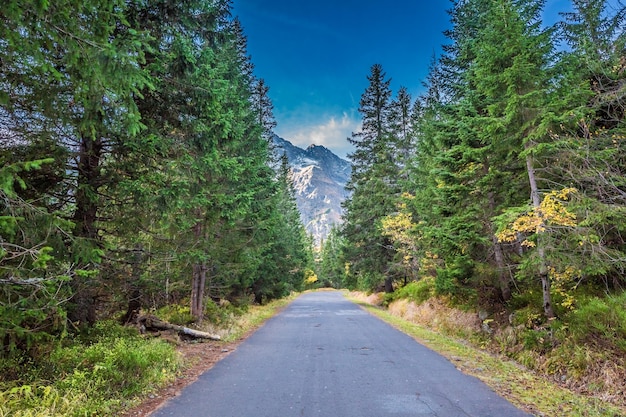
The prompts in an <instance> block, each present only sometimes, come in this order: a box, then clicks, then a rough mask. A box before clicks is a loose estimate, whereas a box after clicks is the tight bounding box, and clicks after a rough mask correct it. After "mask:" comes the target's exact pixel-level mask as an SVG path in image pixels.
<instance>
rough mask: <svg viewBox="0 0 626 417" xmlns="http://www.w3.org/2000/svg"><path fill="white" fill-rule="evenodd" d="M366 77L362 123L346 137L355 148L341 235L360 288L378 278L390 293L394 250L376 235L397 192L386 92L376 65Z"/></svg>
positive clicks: (376, 282)
mask: <svg viewBox="0 0 626 417" xmlns="http://www.w3.org/2000/svg"><path fill="white" fill-rule="evenodd" d="M367 79H368V81H369V83H370V84H369V86H368V87H367V89H366V90H365V92H364V93H363V95H362V96H361V101H360V107H359V112H360V113H361V114H362V116H363V119H362V120H363V128H362V130H361V131H360V132H356V133H353V135H352V138H351V139H349V141H350V143H352V144H353V145H354V146H355V148H356V149H355V151H354V152H353V153H352V154H351V155H350V159H351V160H352V164H353V165H352V176H351V178H350V181H349V183H348V185H347V189H348V190H349V191H351V192H352V195H351V196H350V197H349V198H348V199H347V200H346V201H345V202H344V208H345V210H346V214H345V215H344V219H345V223H344V226H343V231H342V234H343V236H344V237H345V238H346V241H347V245H348V251H347V260H348V262H350V263H351V265H352V267H351V270H352V271H353V273H355V274H356V275H357V276H359V277H361V280H362V281H363V285H364V286H365V287H368V288H375V287H377V286H379V285H380V284H381V282H384V287H385V290H386V291H388V292H390V291H392V290H393V279H394V276H393V274H392V271H390V268H389V267H390V262H391V260H392V259H393V257H394V255H395V251H394V250H393V246H392V245H391V243H390V241H389V239H388V238H387V237H386V236H384V235H383V234H382V232H381V224H380V222H381V220H382V219H383V218H384V217H385V216H386V215H387V214H389V213H390V212H393V211H395V210H396V207H395V206H396V203H395V201H396V199H397V197H398V196H399V189H398V183H397V179H398V167H397V165H396V162H395V161H394V159H393V157H394V152H395V149H394V145H395V143H394V140H393V138H392V132H391V128H390V112H391V107H390V106H391V94H392V93H391V89H390V88H389V84H390V80H388V79H386V74H385V72H384V71H383V69H382V66H380V65H378V64H376V65H374V66H372V68H371V73H370V75H369V76H368V77H367Z"/></svg>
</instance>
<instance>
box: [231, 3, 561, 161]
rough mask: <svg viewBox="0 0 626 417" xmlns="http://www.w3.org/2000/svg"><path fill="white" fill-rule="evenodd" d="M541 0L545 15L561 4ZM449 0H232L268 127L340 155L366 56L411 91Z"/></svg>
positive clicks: (441, 39)
mask: <svg viewBox="0 0 626 417" xmlns="http://www.w3.org/2000/svg"><path fill="white" fill-rule="evenodd" d="M569 4H570V2H569V1H567V0H548V1H547V5H546V11H545V15H546V20H547V21H549V20H554V19H555V18H556V17H555V16H556V14H557V12H559V11H565V10H568V9H569ZM451 6H452V2H451V1H449V0H432V1H421V0H385V1H382V0H234V1H233V15H234V16H237V17H238V18H239V20H240V21H241V23H242V25H243V27H244V31H245V34H246V36H247V37H248V52H249V54H250V55H251V56H252V62H253V63H254V65H255V74H256V75H257V76H258V77H260V78H263V79H265V81H266V82H267V84H268V85H269V87H270V93H269V95H270V98H271V99H272V102H273V104H274V116H275V117H276V121H277V123H278V126H277V127H276V129H275V131H276V133H277V134H278V135H279V136H281V137H283V138H285V139H287V140H289V141H291V142H292V143H294V144H295V145H297V146H300V147H307V146H308V145H310V144H316V145H323V146H326V147H327V148H329V149H331V150H332V151H333V152H335V153H336V154H338V155H339V156H341V157H346V155H347V154H348V153H349V152H351V149H352V148H351V147H350V145H349V144H348V142H347V140H346V138H347V137H349V136H350V134H351V133H352V132H353V131H355V130H357V129H358V128H359V124H360V115H359V114H358V107H359V99H360V97H361V94H362V93H363V91H364V90H365V88H366V87H367V79H366V77H367V75H368V74H369V71H370V67H371V66H372V65H373V64H376V63H378V64H381V65H382V66H383V68H384V70H385V72H386V73H387V76H388V78H391V79H392V82H391V88H392V90H393V91H394V94H395V92H396V91H397V90H398V88H399V87H400V86H405V87H406V88H408V90H409V92H411V94H412V95H413V96H414V97H417V95H418V94H420V93H421V92H423V86H422V82H423V80H424V79H425V78H426V76H427V74H428V67H429V65H430V62H431V60H432V58H433V56H434V55H439V54H440V53H441V46H442V45H444V44H446V43H448V40H447V39H446V38H445V36H444V35H443V31H444V30H446V29H448V28H450V22H449V16H448V13H447V10H448V9H449V8H450V7H451Z"/></svg>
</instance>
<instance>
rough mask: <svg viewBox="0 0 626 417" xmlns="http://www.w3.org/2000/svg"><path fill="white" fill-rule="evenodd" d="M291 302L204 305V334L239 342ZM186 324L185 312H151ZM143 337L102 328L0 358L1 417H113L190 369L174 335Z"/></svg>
mask: <svg viewBox="0 0 626 417" xmlns="http://www.w3.org/2000/svg"><path fill="white" fill-rule="evenodd" d="M292 298H293V297H285V298H283V299H280V300H275V301H273V302H270V303H268V304H265V305H262V306H260V305H253V306H249V307H239V308H221V309H219V312H218V310H217V309H215V308H213V307H211V306H209V307H208V308H207V309H206V311H205V313H206V315H207V318H208V320H207V321H206V323H205V324H204V325H203V326H200V329H201V330H204V331H210V332H213V333H216V334H219V335H221V336H222V340H223V342H211V343H216V344H217V346H218V348H219V346H220V345H221V344H227V343H228V342H236V341H238V340H240V339H242V338H243V337H244V336H245V335H246V334H248V333H249V332H250V331H252V330H253V329H255V328H256V327H258V326H259V325H261V324H262V323H263V322H264V321H265V320H267V319H268V318H270V317H272V316H273V315H274V314H275V313H276V312H277V311H278V310H279V309H280V308H282V307H283V306H285V305H286V304H287V303H288V302H289V301H291V299H292ZM155 314H156V315H157V316H159V317H160V318H162V319H163V320H169V321H171V322H172V323H177V324H180V325H188V324H189V322H188V318H189V315H190V314H189V307H187V306H169V307H167V308H163V309H162V310H160V311H157V312H155ZM163 336H165V337H157V336H155V335H153V334H147V335H141V334H140V333H139V331H138V329H137V328H136V327H129V326H122V325H120V324H118V323H117V322H115V321H101V322H99V323H98V324H97V325H95V326H94V327H92V328H91V329H90V331H89V332H87V333H83V334H81V335H80V336H79V337H74V336H69V335H68V336H67V337H65V338H64V339H63V341H61V342H60V343H59V344H57V345H55V346H51V345H46V346H45V348H43V349H42V350H40V351H39V352H38V354H37V355H33V356H30V357H28V358H24V357H13V358H11V359H0V375H2V378H1V379H0V416H2V417H5V416H6V417H8V416H11V417H53V416H59V417H61V416H91V415H97V416H117V415H120V414H121V413H123V412H125V411H127V410H128V409H130V408H132V407H133V406H136V405H137V404H139V403H140V402H141V401H143V400H144V399H146V398H147V397H149V396H150V395H153V394H154V393H157V392H158V391H159V389H161V388H163V387H165V386H166V385H168V384H171V383H172V382H173V381H174V379H176V378H177V377H178V376H179V375H180V374H181V373H182V372H184V371H185V369H186V368H188V367H190V366H193V365H195V364H194V363H190V362H188V361H185V360H184V358H183V357H182V356H181V355H180V354H179V352H177V347H178V346H181V344H183V343H198V342H194V341H192V342H181V341H180V339H178V338H177V337H176V336H175V335H163Z"/></svg>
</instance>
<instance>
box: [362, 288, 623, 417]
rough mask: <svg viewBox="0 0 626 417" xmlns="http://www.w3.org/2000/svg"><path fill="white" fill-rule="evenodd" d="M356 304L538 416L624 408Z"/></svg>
mask: <svg viewBox="0 0 626 417" xmlns="http://www.w3.org/2000/svg"><path fill="white" fill-rule="evenodd" d="M355 301H356V302H357V303H359V304H361V305H362V306H364V307H365V308H366V309H368V310H369V311H370V312H372V313H373V314H375V315H376V316H378V317H379V318H381V319H383V320H385V321H386V322H388V323H389V324H391V325H393V326H394V327H396V328H397V329H399V330H401V331H402V332H404V333H406V334H408V335H410V336H412V337H413V338H415V339H416V340H417V341H419V342H420V343H422V344H424V345H425V346H428V347H429V348H430V349H432V350H434V351H436V352H438V353H440V354H441V355H443V356H445V357H446V358H448V359H450V360H451V361H452V362H453V363H454V364H455V365H456V367H457V368H459V369H461V370H462V371H463V372H465V373H467V374H470V375H473V376H475V377H477V378H479V379H480V380H482V381H483V382H485V383H486V384H487V385H489V386H490V387H491V388H492V389H493V390H494V391H496V392H497V393H498V394H500V395H502V396H504V397H505V398H507V399H508V400H509V401H511V402H512V403H513V404H515V405H516V406H518V407H520V408H522V409H524V410H526V411H528V412H530V413H532V414H534V415H536V416H541V417H562V416H568V417H619V416H624V415H626V409H624V408H619V407H616V406H612V405H610V404H607V403H606V402H604V401H602V400H601V399H598V398H594V397H587V396H581V395H580V394H577V393H574V392H572V391H570V390H567V389H565V388H562V387H560V386H558V385H556V384H554V383H551V382H550V381H548V380H546V379H545V378H543V377H541V376H538V375H537V374H535V373H533V372H531V371H529V370H527V369H525V368H524V367H522V366H521V365H519V364H518V363H515V362H513V361H511V360H509V359H508V358H503V357H498V356H494V355H491V354H489V353H487V352H484V351H481V350H479V349H477V348H475V347H472V346H470V345H469V344H468V343H466V342H464V341H460V340H457V339H454V338H451V337H447V336H444V335H442V334H440V333H436V332H434V331H432V330H429V329H426V328H424V327H422V326H419V325H417V324H414V323H411V322H409V321H407V320H405V319H402V318H399V317H396V316H393V315H392V314H390V313H389V312H387V311H385V310H382V309H380V308H378V307H374V306H371V305H370V304H367V303H365V302H359V301H357V300H355Z"/></svg>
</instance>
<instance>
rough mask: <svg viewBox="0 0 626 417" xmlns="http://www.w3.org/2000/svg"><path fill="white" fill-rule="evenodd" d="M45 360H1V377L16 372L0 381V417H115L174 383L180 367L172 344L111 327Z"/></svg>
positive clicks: (59, 348) (57, 350)
mask: <svg viewBox="0 0 626 417" xmlns="http://www.w3.org/2000/svg"><path fill="white" fill-rule="evenodd" d="M47 356H48V357H47V358H43V357H42V358H39V363H34V362H33V361H32V360H31V361H30V362H28V361H26V360H24V359H20V358H12V359H11V360H9V359H2V362H0V370H2V371H5V372H3V373H4V374H5V375H8V372H6V371H9V370H10V368H11V367H15V366H16V365H17V366H20V372H19V379H13V380H9V379H5V380H3V381H2V382H0V417H5V416H12V417H39V416H91V415H99V416H103V415H117V414H118V413H119V411H121V410H125V409H127V408H128V407H129V406H130V405H131V404H132V402H133V399H134V398H137V397H138V396H139V395H140V394H143V393H146V392H150V391H154V390H156V389H158V388H159V387H161V386H163V385H164V384H166V383H168V382H169V381H171V380H172V379H174V378H175V376H176V373H177V371H178V370H179V368H180V366H181V363H180V359H179V357H178V355H177V353H176V351H175V349H174V347H172V346H171V345H169V344H167V343H166V342H163V341H161V340H158V339H144V338H142V337H141V336H139V335H138V334H137V332H136V331H134V330H133V329H129V328H123V327H121V326H119V325H117V324H115V323H112V322H105V323H99V324H98V325H97V327H96V328H95V329H93V330H92V331H91V332H90V335H88V336H87V337H86V338H83V339H81V340H78V339H75V340H68V341H67V342H66V343H65V345H64V346H57V347H56V348H54V349H53V350H52V351H51V352H49V353H48V355H47Z"/></svg>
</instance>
